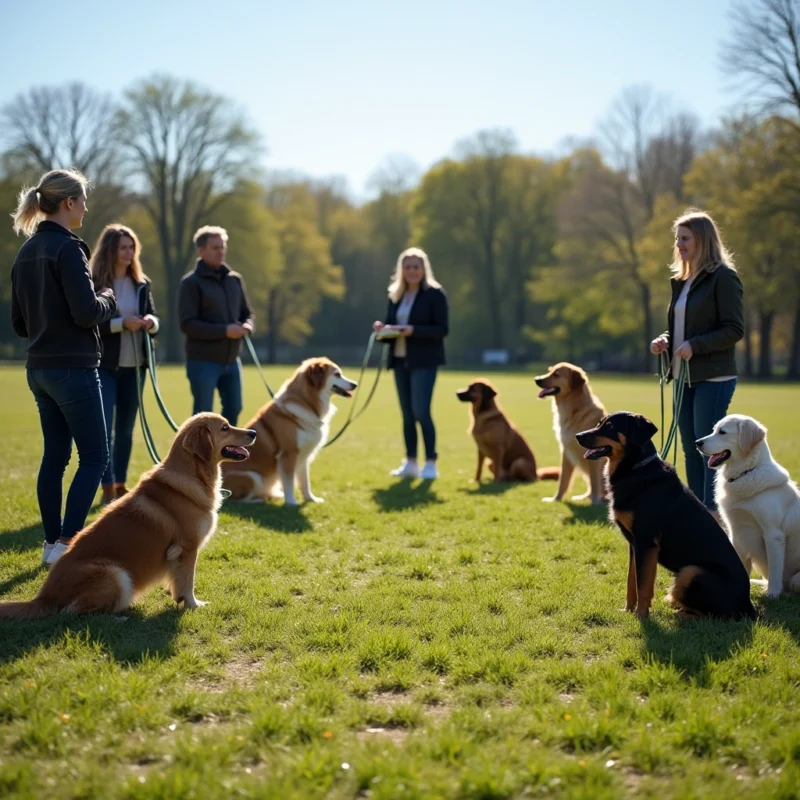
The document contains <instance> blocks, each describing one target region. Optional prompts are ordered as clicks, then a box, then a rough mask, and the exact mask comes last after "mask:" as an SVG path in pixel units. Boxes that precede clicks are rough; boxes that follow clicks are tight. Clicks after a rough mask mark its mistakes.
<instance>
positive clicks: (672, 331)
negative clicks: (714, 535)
mask: <svg viewBox="0 0 800 800" xmlns="http://www.w3.org/2000/svg"><path fill="white" fill-rule="evenodd" d="M673 231H674V233H675V259H674V261H673V264H672V274H673V277H672V281H671V282H672V300H671V302H670V304H669V311H668V312H667V323H668V329H667V330H666V331H665V332H664V333H662V334H661V336H659V337H658V338H657V339H654V340H653V342H652V343H651V345H650V351H651V352H652V353H663V352H666V353H668V354H669V359H670V365H671V375H672V377H673V378H676V377H677V376H678V371H679V369H680V364H681V360H682V359H683V360H685V361H687V362H688V367H689V373H688V374H689V377H688V381H687V383H686V387H685V389H684V393H683V404H682V406H681V413H680V418H679V420H678V425H679V430H680V434H681V442H682V445H683V453H684V456H685V458H686V479H687V483H688V484H689V488H690V489H691V490H692V491H693V492H694V494H695V495H696V496H697V498H698V499H699V500H701V501H702V502H703V503H704V504H705V506H706V508H708V509H709V511H711V512H712V513H714V515H715V516H716V515H717V507H716V503H715V502H714V471H713V470H711V469H709V467H708V464H707V463H706V460H705V458H704V457H703V456H702V455H701V454H700V453H699V452H698V450H697V446H696V444H695V442H696V441H697V439H699V438H701V437H702V436H707V435H708V434H710V433H711V429H712V428H713V427H714V425H716V424H717V422H719V421H720V420H721V419H722V418H723V417H724V416H725V415H726V414H727V413H728V406H729V405H730V402H731V400H732V398H733V392H734V390H735V389H736V353H735V349H736V342H738V341H739V340H740V339H741V338H742V337H743V336H744V310H743V305H742V294H743V290H742V282H741V281H740V280H739V275H738V274H737V272H736V266H735V265H734V263H733V259H732V258H731V255H730V253H728V251H727V250H726V249H725V245H724V244H723V243H722V238H721V237H720V234H719V230H718V228H717V226H716V224H715V223H714V220H713V219H711V217H710V216H709V215H708V214H706V213H705V212H703V211H697V210H696V209H690V210H688V211H687V212H686V213H685V214H683V216H681V217H679V218H678V219H677V220H675V223H674V224H673Z"/></svg>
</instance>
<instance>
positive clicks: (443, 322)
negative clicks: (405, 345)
mask: <svg viewBox="0 0 800 800" xmlns="http://www.w3.org/2000/svg"><path fill="white" fill-rule="evenodd" d="M428 291H430V292H431V293H432V297H431V312H432V313H431V316H432V318H433V322H431V323H430V324H428V325H414V326H413V327H414V330H413V332H412V333H411V337H412V338H414V337H416V338H418V339H444V337H445V336H447V333H448V330H449V309H448V305H447V295H446V294H445V293H444V291H443V290H442V289H434V288H431V289H429V290H428Z"/></svg>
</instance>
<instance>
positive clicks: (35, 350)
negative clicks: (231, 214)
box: [11, 169, 117, 564]
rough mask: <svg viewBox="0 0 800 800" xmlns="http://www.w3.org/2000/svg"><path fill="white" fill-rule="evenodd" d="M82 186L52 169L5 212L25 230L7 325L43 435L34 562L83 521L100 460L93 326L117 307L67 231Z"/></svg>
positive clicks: (80, 204)
mask: <svg viewBox="0 0 800 800" xmlns="http://www.w3.org/2000/svg"><path fill="white" fill-rule="evenodd" d="M87 187H88V182H87V180H86V178H84V176H83V175H81V173H80V172H77V171H75V170H66V169H55V170H52V171H51V172H48V173H47V174H46V175H43V176H42V177H41V178H40V179H39V183H38V184H37V185H36V186H34V187H31V188H29V189H23V190H22V192H21V193H20V195H19V203H18V205H17V210H16V212H15V213H14V230H15V231H16V232H17V233H19V232H22V233H24V234H25V235H26V236H28V237H29V238H28V241H27V242H25V244H23V245H22V247H21V248H20V250H19V253H18V254H17V257H16V259H14V266H13V268H12V270H11V285H12V292H11V323H12V325H13V327H14V332H15V333H16V334H17V335H18V336H22V337H23V338H25V339H27V340H28V346H27V348H26V352H27V361H26V367H27V375H28V386H29V388H30V390H31V392H32V393H33V396H34V398H35V400H36V405H37V407H38V409H39V418H40V421H41V425H42V434H43V436H44V454H43V456H42V464H41V467H40V468H39V478H38V481H37V484H36V493H37V496H38V500H39V510H40V512H41V515H42V525H43V527H44V535H45V543H44V548H43V550H42V563H44V564H52V563H54V562H55V561H56V560H57V559H58V558H59V557H60V556H61V555H62V554H63V553H65V552H66V551H67V547H68V546H69V543H70V540H71V539H72V537H73V536H74V535H75V534H76V533H77V532H78V531H79V530H81V528H83V526H84V524H85V522H86V515H87V514H88V513H89V509H90V508H91V505H92V500H93V499H94V495H95V492H96V491H97V486H98V484H99V483H100V476H101V475H102V474H103V470H104V469H105V468H106V464H107V463H108V444H107V442H106V431H105V425H104V423H103V400H102V397H101V394H100V379H99V377H98V375H97V367H98V365H99V363H100V350H101V345H100V334H99V332H98V330H97V326H98V325H101V324H102V323H104V322H105V321H106V320H108V319H109V318H110V317H112V316H113V315H114V312H115V311H116V308H117V304H116V301H115V299H114V293H113V291H112V290H111V289H110V288H106V289H103V290H100V291H96V290H95V286H94V283H93V282H92V275H91V271H90V270H89V248H88V247H87V246H86V243H85V242H84V241H82V240H81V239H79V238H78V237H77V236H76V235H75V234H74V233H73V232H72V231H73V230H75V229H77V228H80V227H81V225H82V224H83V217H84V214H86V211H87V208H86V191H87ZM73 439H74V440H75V446H76V447H77V449H78V459H79V464H78V469H77V471H76V472H75V477H74V478H73V479H72V485H71V486H70V488H69V494H68V495H67V503H66V507H65V509H64V518H63V520H62V518H61V500H62V486H61V482H62V480H63V479H64V471H65V470H66V468H67V464H68V463H69V459H70V455H71V453H72V440H73Z"/></svg>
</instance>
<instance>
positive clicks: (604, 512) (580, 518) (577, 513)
mask: <svg viewBox="0 0 800 800" xmlns="http://www.w3.org/2000/svg"><path fill="white" fill-rule="evenodd" d="M566 506H567V508H569V510H570V511H571V512H572V516H569V517H564V524H565V525H575V524H577V523H594V522H608V506H607V505H606V504H605V503H604V504H603V505H599V506H593V505H590V504H589V503H574V502H567V503H566ZM620 541H622V542H624V541H625V540H624V539H623V538H622V535H620Z"/></svg>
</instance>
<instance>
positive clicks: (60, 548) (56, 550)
mask: <svg viewBox="0 0 800 800" xmlns="http://www.w3.org/2000/svg"><path fill="white" fill-rule="evenodd" d="M67 550H69V545H68V544H64V542H56V543H55V544H54V545H53V547H52V549H51V550H50V553H49V554H48V556H47V566H48V567H52V566H53V564H55V563H56V561H58V559H59V558H61V556H63V555H64V553H66V552H67Z"/></svg>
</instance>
